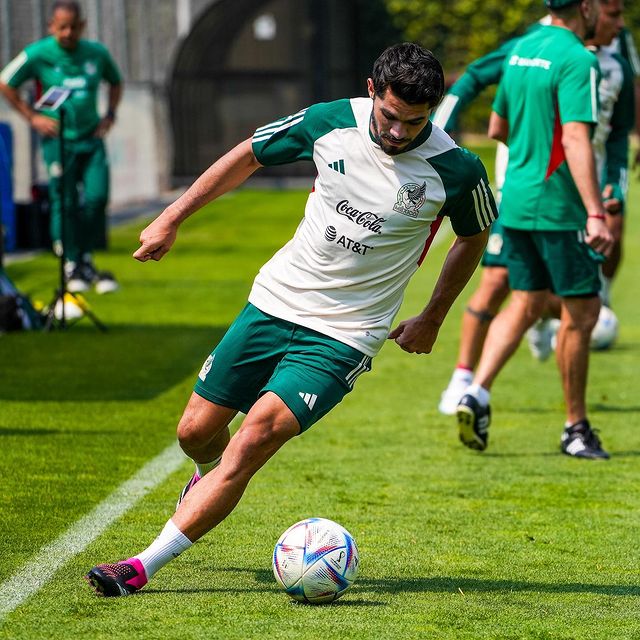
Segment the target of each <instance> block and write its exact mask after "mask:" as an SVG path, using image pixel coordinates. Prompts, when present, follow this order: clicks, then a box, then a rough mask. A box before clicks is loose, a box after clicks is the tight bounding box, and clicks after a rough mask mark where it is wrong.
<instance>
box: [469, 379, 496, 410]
mask: <svg viewBox="0 0 640 640" xmlns="http://www.w3.org/2000/svg"><path fill="white" fill-rule="evenodd" d="M467 393H468V394H469V395H471V396H473V397H474V398H475V399H476V400H477V401H478V402H479V403H480V404H481V405H482V406H483V407H486V406H487V405H488V404H489V400H490V399H491V394H490V393H489V390H488V389H485V388H484V387H481V386H480V385H479V384H471V385H469V386H468V387H467Z"/></svg>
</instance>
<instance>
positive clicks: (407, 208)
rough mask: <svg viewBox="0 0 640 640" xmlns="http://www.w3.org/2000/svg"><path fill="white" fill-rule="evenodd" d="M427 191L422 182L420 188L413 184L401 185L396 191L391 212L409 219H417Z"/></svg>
mask: <svg viewBox="0 0 640 640" xmlns="http://www.w3.org/2000/svg"><path fill="white" fill-rule="evenodd" d="M426 191H427V183H426V182H423V183H422V186H421V185H419V184H416V183H415V182H408V183H407V184H403V185H402V186H401V187H400V190H399V191H398V198H397V200H396V203H395V204H394V205H393V210H394V211H397V212H398V213H401V214H402V215H404V216H409V217H410V218H417V217H418V214H419V213H420V207H422V205H423V204H424V203H425V200H426V197H425V193H426Z"/></svg>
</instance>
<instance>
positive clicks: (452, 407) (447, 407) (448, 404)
mask: <svg viewBox="0 0 640 640" xmlns="http://www.w3.org/2000/svg"><path fill="white" fill-rule="evenodd" d="M472 380H473V372H472V371H467V370H463V369H456V370H455V371H454V372H453V375H452V376H451V380H449V386H448V387H447V388H446V389H445V390H444V391H443V392H442V395H441V396H440V402H439V404H438V411H439V412H440V413H444V415H446V416H454V415H455V414H456V410H457V408H458V404H459V403H460V400H461V399H462V396H463V395H464V393H465V391H466V390H467V387H468V386H469V385H470V384H471V382H472Z"/></svg>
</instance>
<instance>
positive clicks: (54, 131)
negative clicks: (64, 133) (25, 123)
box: [30, 113, 60, 138]
mask: <svg viewBox="0 0 640 640" xmlns="http://www.w3.org/2000/svg"><path fill="white" fill-rule="evenodd" d="M30 123H31V126H32V127H33V128H34V129H35V130H36V131H37V132H38V133H39V134H40V135H41V136H43V137H45V138H57V137H58V131H59V130H60V123H59V122H58V121H57V120H55V119H54V118H50V117H49V116H44V115H42V114H40V113H36V114H35V115H34V116H33V117H32V118H31V121H30Z"/></svg>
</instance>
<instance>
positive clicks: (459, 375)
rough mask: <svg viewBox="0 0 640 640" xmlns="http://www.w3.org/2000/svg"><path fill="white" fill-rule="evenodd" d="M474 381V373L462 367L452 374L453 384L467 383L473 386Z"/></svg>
mask: <svg viewBox="0 0 640 640" xmlns="http://www.w3.org/2000/svg"><path fill="white" fill-rule="evenodd" d="M472 380H473V371H470V370H469V369H464V368H462V367H456V368H455V369H454V370H453V373H452V374H451V382H466V383H467V384H471V381H472Z"/></svg>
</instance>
